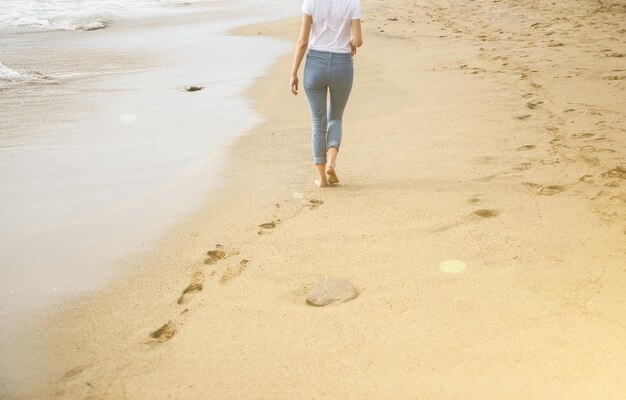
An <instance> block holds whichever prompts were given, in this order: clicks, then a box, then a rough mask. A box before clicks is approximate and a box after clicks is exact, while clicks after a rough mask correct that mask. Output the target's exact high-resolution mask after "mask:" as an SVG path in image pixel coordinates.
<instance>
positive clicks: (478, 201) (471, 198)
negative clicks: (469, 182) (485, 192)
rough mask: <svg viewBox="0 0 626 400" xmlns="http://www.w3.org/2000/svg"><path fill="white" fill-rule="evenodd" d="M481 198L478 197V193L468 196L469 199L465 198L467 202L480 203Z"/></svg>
mask: <svg viewBox="0 0 626 400" xmlns="http://www.w3.org/2000/svg"><path fill="white" fill-rule="evenodd" d="M482 201H483V199H481V198H480V196H479V195H476V196H474V197H470V198H469V199H467V202H468V203H470V204H480V203H482Z"/></svg>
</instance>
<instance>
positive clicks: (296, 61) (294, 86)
mask: <svg viewBox="0 0 626 400" xmlns="http://www.w3.org/2000/svg"><path fill="white" fill-rule="evenodd" d="M312 24H313V18H311V16H310V15H308V14H304V15H302V27H301V28H300V36H299V37H298V44H297V45H296V53H295V54H294V56H293V67H292V68H291V84H290V86H291V93H292V94H293V95H294V96H295V95H297V94H298V70H299V69H300V64H301V63H302V58H303V57H304V53H305V52H306V49H307V47H309V35H310V34H311V25H312Z"/></svg>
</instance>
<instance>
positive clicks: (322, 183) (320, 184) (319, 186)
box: [313, 178, 328, 188]
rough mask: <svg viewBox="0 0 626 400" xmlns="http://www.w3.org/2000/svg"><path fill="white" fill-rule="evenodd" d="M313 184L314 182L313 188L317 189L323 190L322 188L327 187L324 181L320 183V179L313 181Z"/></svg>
mask: <svg viewBox="0 0 626 400" xmlns="http://www.w3.org/2000/svg"><path fill="white" fill-rule="evenodd" d="M313 182H315V186H317V187H318V188H323V187H326V186H328V182H327V181H326V180H324V181H323V182H322V181H321V180H320V178H317V179H315V180H314V181H313Z"/></svg>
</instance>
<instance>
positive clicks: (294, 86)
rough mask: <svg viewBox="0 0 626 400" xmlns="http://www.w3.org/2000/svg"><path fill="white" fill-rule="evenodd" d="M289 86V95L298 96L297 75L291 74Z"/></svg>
mask: <svg viewBox="0 0 626 400" xmlns="http://www.w3.org/2000/svg"><path fill="white" fill-rule="evenodd" d="M289 85H290V86H291V94H293V95H294V96H297V95H298V75H297V74H291V83H290V84H289Z"/></svg>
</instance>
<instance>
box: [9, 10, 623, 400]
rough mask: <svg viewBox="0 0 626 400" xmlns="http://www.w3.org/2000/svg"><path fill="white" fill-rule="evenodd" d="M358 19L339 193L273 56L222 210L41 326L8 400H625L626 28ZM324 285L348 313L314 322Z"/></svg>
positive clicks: (612, 22)
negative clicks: (25, 374)
mask: <svg viewBox="0 0 626 400" xmlns="http://www.w3.org/2000/svg"><path fill="white" fill-rule="evenodd" d="M363 5H364V17H363V27H364V41H365V44H364V46H363V47H362V48H361V49H360V50H359V52H358V54H357V55H356V57H355V60H354V62H355V73H356V75H355V84H354V89H353V92H352V95H351V98H350V101H349V103H348V108H347V110H346V114H345V116H344V138H343V142H342V149H341V151H340V154H339V161H338V164H337V172H338V174H339V178H340V183H339V184H338V185H335V186H333V187H331V188H327V189H317V188H315V187H314V185H313V177H314V175H313V165H312V161H311V155H310V116H309V113H308V106H307V102H306V98H305V96H304V95H303V94H301V95H299V96H297V97H293V96H291V95H290V94H289V88H288V83H289V82H288V77H289V71H290V68H291V59H292V55H291V54H286V55H285V56H284V57H282V58H281V59H280V60H279V61H278V62H277V63H276V64H275V65H274V66H273V67H272V68H271V69H270V72H269V73H268V74H267V75H266V76H265V77H263V78H261V79H258V80H257V81H256V83H255V85H254V86H253V88H252V89H251V90H250V91H249V93H248V95H249V98H250V99H251V100H252V101H253V102H254V108H255V110H256V112H257V113H258V114H259V115H262V116H263V118H264V122H263V123H261V124H259V125H258V126H257V127H255V128H254V129H252V130H250V131H248V132H246V134H245V135H242V136H238V137H237V138H236V140H234V141H233V142H231V143H230V144H229V145H228V147H227V148H226V149H224V151H225V158H226V159H227V161H226V164H225V168H224V170H223V171H222V172H221V174H220V179H221V182H222V186H221V188H220V189H219V191H218V193H217V195H216V196H213V197H212V198H211V199H208V200H207V201H206V204H203V205H202V207H199V208H198V209H197V210H196V211H194V212H193V213H190V214H188V215H185V216H183V217H181V218H180V221H179V222H178V223H176V224H175V225H174V226H172V227H171V229H169V230H168V231H167V232H165V234H164V235H162V236H160V237H159V238H158V239H157V240H155V241H154V244H153V245H152V247H151V248H150V249H149V250H148V251H145V252H141V253H138V254H136V255H134V256H130V257H128V258H127V259H125V260H124V262H123V265H120V266H119V269H120V271H123V272H120V275H121V276H120V277H119V278H117V279H116V280H115V281H114V282H113V283H112V284H111V285H109V286H108V287H107V288H106V289H103V290H100V291H96V292H93V293H91V294H89V295H88V296H85V297H84V298H82V299H80V300H78V301H73V302H70V303H68V304H65V305H64V306H63V307H62V309H60V310H59V311H58V312H55V313H52V314H51V315H49V316H47V317H45V318H41V319H40V320H39V321H37V322H36V324H37V327H36V329H34V330H32V331H31V333H28V334H26V333H25V334H24V336H23V339H24V340H31V339H32V340H33V343H37V344H36V345H33V346H32V348H31V349H30V350H29V352H30V353H31V354H24V357H26V358H28V359H35V358H36V359H38V360H39V362H38V363H37V365H36V366H33V369H36V370H38V371H40V373H39V375H38V376H40V375H41V376H45V377H44V378H41V379H40V380H39V382H35V383H34V384H33V385H32V387H30V388H28V390H24V391H23V392H22V393H12V394H8V395H7V398H15V399H18V398H19V399H50V398H58V399H147V398H151V399H167V398H173V399H198V398H208V399H296V398H302V399H336V398H347V399H568V400H569V399H621V398H623V393H624V392H625V391H626V384H624V382H626V367H625V366H624V363H623V360H624V359H625V358H626V346H624V343H626V304H624V296H623V293H624V288H625V287H626V191H625V189H624V184H625V179H626V163H625V160H626V158H625V156H626V154H625V153H626V135H625V132H626V120H625V118H626V96H625V95H624V90H625V85H626V81H625V79H626V65H625V60H626V58H625V57H626V25H625V23H624V21H625V20H626V18H625V17H626V6H625V5H624V3H623V2H620V1H591V0H584V1H574V0H565V1H560V2H557V3H552V2H550V1H542V0H522V1H513V0H476V1H472V2H454V1H452V0H428V1H425V2H417V1H411V0H384V1H380V2H375V3H374V2H363ZM298 27H299V18H291V19H287V20H282V21H279V22H273V23H265V24H260V25H254V26H248V27H245V28H241V29H237V30H236V31H235V32H234V33H236V34H238V35H244V36H247V37H258V36H261V37H266V36H271V37H276V38H280V39H283V40H286V41H289V42H295V40H296V37H297V32H298ZM320 277H332V278H337V279H345V280H348V281H350V282H351V283H352V284H353V285H354V286H355V287H356V289H357V291H358V294H359V295H358V297H356V298H355V299H353V300H351V301H348V302H345V303H342V304H334V305H329V306H326V307H321V308H318V307H312V306H309V305H307V304H306V301H305V298H306V296H307V293H308V292H309V290H311V288H312V287H313V285H314V284H315V283H316V281H317V280H318V279H319V278H320ZM33 332H34V333H33ZM41 371H43V372H41Z"/></svg>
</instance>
